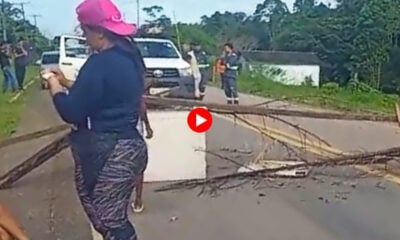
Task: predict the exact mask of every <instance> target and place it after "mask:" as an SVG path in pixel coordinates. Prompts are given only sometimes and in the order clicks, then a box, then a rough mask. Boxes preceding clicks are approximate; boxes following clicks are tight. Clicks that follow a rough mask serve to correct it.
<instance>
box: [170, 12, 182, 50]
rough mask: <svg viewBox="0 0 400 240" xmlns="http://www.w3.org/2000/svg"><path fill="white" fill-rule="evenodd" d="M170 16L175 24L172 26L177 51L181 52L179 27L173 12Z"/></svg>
mask: <svg viewBox="0 0 400 240" xmlns="http://www.w3.org/2000/svg"><path fill="white" fill-rule="evenodd" d="M172 16H173V17H174V22H175V24H174V25H175V32H176V41H177V42H178V48H179V51H180V52H182V43H181V36H180V33H179V25H178V24H179V22H178V21H176V14H175V11H173V12H172Z"/></svg>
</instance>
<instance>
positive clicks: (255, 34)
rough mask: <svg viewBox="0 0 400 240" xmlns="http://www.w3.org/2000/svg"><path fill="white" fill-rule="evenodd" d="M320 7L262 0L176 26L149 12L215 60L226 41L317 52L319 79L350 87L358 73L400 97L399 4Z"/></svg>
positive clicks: (381, 0)
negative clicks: (251, 9)
mask: <svg viewBox="0 0 400 240" xmlns="http://www.w3.org/2000/svg"><path fill="white" fill-rule="evenodd" d="M316 2H318V1H314V0H296V1H295V3H294V9H293V10H294V11H293V12H290V11H289V9H288V7H287V5H286V4H285V2H284V1H283V0H264V1H263V0H260V3H259V4H257V5H256V6H254V12H253V13H252V14H245V13H243V12H228V11H225V12H218V11H217V12H215V13H213V14H211V15H209V16H203V17H202V18H201V22H200V23H199V24H184V23H179V24H177V25H175V24H172V21H171V19H169V18H168V17H166V15H164V14H163V12H162V7H159V6H154V7H153V8H149V9H146V12H147V13H148V15H149V17H150V18H151V19H152V22H151V24H153V25H154V24H155V23H160V22H163V24H161V25H163V26H165V29H164V33H165V35H167V36H169V37H171V38H173V39H174V40H175V41H176V42H177V43H188V42H192V41H196V42H198V43H200V44H201V45H202V46H203V47H204V48H205V49H206V50H207V51H209V52H210V53H214V54H216V55H219V54H220V51H221V50H220V49H221V46H222V45H223V44H224V43H225V42H231V43H233V44H234V46H235V47H236V48H237V49H238V50H281V51H306V52H315V53H316V54H317V55H318V56H319V58H320V60H321V79H329V80H328V81H334V82H336V83H338V84H339V85H340V86H346V85H348V83H349V81H350V80H351V79H352V76H353V75H355V74H357V75H358V76H359V77H358V81H359V82H360V83H365V84H367V85H369V86H371V87H372V88H376V89H383V90H385V91H388V92H398V90H399V89H400V72H399V70H398V69H400V68H398V66H399V65H400V57H399V56H400V53H399V50H398V49H399V47H400V44H399V40H400V35H399V33H400V0H346V1H343V0H338V1H337V4H336V6H335V7H332V6H329V5H326V4H323V3H316ZM156 25H157V24H156Z"/></svg>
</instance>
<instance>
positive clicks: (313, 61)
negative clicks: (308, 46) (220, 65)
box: [241, 51, 322, 65]
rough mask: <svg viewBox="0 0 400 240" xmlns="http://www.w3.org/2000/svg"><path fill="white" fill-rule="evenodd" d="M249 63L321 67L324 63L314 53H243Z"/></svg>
mask: <svg viewBox="0 0 400 240" xmlns="http://www.w3.org/2000/svg"><path fill="white" fill-rule="evenodd" d="M241 53H242V56H243V57H244V59H245V60H246V61H248V62H260V63H269V64H279V65H321V64H322V62H321V61H320V59H319V58H318V56H317V55H316V54H315V53H313V52H285V51H243V52H241Z"/></svg>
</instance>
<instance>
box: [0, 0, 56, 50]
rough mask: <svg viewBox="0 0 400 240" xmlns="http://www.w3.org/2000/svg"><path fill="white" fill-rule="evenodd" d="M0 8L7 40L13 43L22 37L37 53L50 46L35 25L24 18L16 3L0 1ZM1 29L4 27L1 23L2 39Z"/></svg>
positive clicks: (0, 36) (1, 35)
mask: <svg viewBox="0 0 400 240" xmlns="http://www.w3.org/2000/svg"><path fill="white" fill-rule="evenodd" d="M0 8H1V9H2V12H4V16H5V25H6V32H7V35H6V36H7V39H6V40H7V41H8V42H11V43H13V42H15V41H16V40H17V39H18V38H19V37H24V38H25V39H27V40H28V42H29V43H30V44H32V46H33V47H34V48H35V50H36V51H37V52H39V53H40V52H41V51H45V50H47V49H49V48H52V46H51V45H50V41H49V39H47V38H46V37H45V36H44V35H43V34H42V33H41V32H40V30H39V29H38V28H37V26H35V25H34V24H32V23H31V22H30V21H28V20H27V19H24V14H23V12H22V10H21V9H20V8H19V7H18V5H16V4H12V3H10V2H8V1H5V2H4V5H3V4H1V2H0ZM0 23H1V21H0ZM3 29H4V27H3V26H2V25H1V29H0V30H1V31H0V38H1V40H2V41H3V40H4V36H3Z"/></svg>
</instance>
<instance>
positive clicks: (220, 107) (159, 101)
mask: <svg viewBox="0 0 400 240" xmlns="http://www.w3.org/2000/svg"><path fill="white" fill-rule="evenodd" d="M146 103H147V104H148V105H149V108H171V107H178V108H179V107H184V108H190V107H196V106H202V107H207V108H208V109H209V110H210V111H211V112H214V113H220V114H230V115H234V116H235V115H237V114H247V115H262V116H267V117H272V118H275V119H276V117H274V116H272V115H281V116H297V117H309V118H325V119H346V120H369V121H397V118H396V116H395V115H386V116H385V115H371V114H369V115H362V114H351V113H325V112H313V111H299V110H286V109H271V108H260V107H254V106H241V105H239V106H237V105H225V104H216V103H206V102H201V101H193V100H185V99H172V98H160V97H153V96H146ZM283 122H284V123H285V121H283ZM292 127H296V126H293V125H292ZM67 128H68V125H60V126H55V127H52V128H48V129H45V130H42V131H38V132H34V133H30V134H27V135H24V136H19V137H15V138H10V139H7V140H4V141H1V142H0V148H4V147H6V146H10V145H12V144H15V143H19V142H23V141H28V140H32V139H35V138H39V137H43V136H46V135H49V134H53V133H56V132H61V131H63V130H66V129H67ZM308 134H309V133H308ZM314 137H315V136H314ZM320 140H321V139H320ZM67 147H68V140H67V136H63V137H61V138H59V139H57V140H55V141H53V142H52V143H50V144H48V145H47V146H45V147H43V148H42V149H41V150H39V151H38V152H37V153H36V154H34V155H33V156H31V157H30V158H28V159H27V160H25V161H24V162H22V163H21V164H20V165H18V166H16V167H15V168H13V169H11V170H10V171H9V172H7V173H6V174H5V175H3V176H0V189H2V188H7V187H10V186H11V185H12V184H13V183H15V182H16V181H17V180H19V179H21V178H22V177H24V176H25V175H26V174H28V173H29V172H30V171H32V170H33V169H36V168H37V167H39V166H40V165H41V164H43V163H44V162H46V161H47V160H49V159H51V158H52V157H53V156H54V155H56V154H57V153H59V152H60V151H62V150H63V149H65V148H67ZM398 152H400V151H398ZM398 152H396V153H395V154H394V157H397V156H399V155H400V154H399V153H398ZM378 155H379V154H378ZM378 155H377V156H378ZM382 159H384V160H385V161H388V159H387V156H385V157H384V158H380V160H381V161H383V160H382ZM336 160H337V159H336ZM373 160H374V159H371V157H370V158H368V157H366V158H365V159H362V161H361V164H369V163H372V162H374V161H373ZM310 164H312V165H310V166H318V165H319V164H320V165H322V164H325V165H326V164H327V163H326V162H324V163H322V162H321V163H318V162H315V163H310ZM337 164H339V165H340V164H342V165H343V164H344V165H346V164H347V165H351V164H354V162H350V163H345V162H344V161H338V162H337ZM306 166H308V165H306ZM296 167H299V166H296ZM289 169H290V168H289ZM289 169H288V168H281V169H274V171H280V170H289ZM268 171H271V170H268ZM268 171H265V172H262V173H267V174H268V173H271V172H268ZM243 174H244V175H243ZM246 174H249V173H241V174H239V175H237V174H233V175H227V176H224V177H221V178H222V179H226V178H229V176H234V177H237V176H246ZM255 174H256V175H257V174H259V173H255ZM250 175H254V173H251V174H250ZM217 179H218V178H217ZM207 181H210V180H207Z"/></svg>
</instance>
